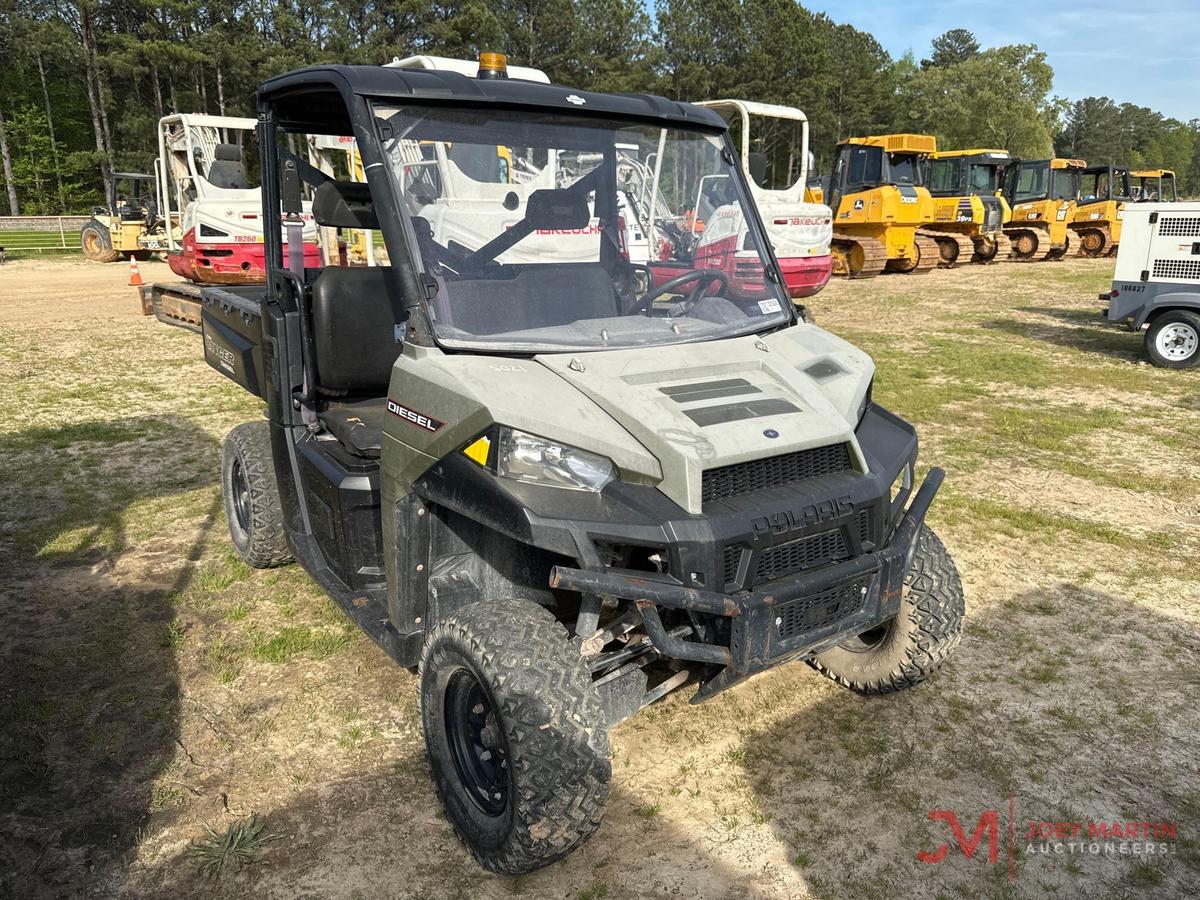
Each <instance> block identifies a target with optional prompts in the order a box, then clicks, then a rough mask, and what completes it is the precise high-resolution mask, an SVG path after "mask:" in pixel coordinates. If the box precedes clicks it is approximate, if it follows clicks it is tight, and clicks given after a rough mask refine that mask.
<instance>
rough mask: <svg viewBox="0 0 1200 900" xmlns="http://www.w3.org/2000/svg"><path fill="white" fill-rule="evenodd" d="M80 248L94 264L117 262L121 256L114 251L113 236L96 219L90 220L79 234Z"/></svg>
mask: <svg viewBox="0 0 1200 900" xmlns="http://www.w3.org/2000/svg"><path fill="white" fill-rule="evenodd" d="M79 246H80V247H81V248H83V255H84V256H85V257H87V258H88V259H90V260H92V261H94V262H116V261H117V260H118V259H120V258H121V254H120V253H119V252H118V251H116V250H114V249H113V245H112V235H111V234H109V231H108V228H106V227H105V226H104V225H102V224H101V223H100V222H98V221H97V220H96V219H89V220H88V221H87V222H86V223H85V224H84V226H83V230H82V231H80V232H79Z"/></svg>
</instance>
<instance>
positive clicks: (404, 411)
mask: <svg viewBox="0 0 1200 900" xmlns="http://www.w3.org/2000/svg"><path fill="white" fill-rule="evenodd" d="M387 410H388V412H390V413H391V414H392V415H393V416H396V417H397V418H400V419H403V420H404V421H405V422H407V423H408V424H410V425H416V426H417V427H418V428H420V429H423V430H424V431H428V432H429V433H430V434H436V433H437V432H439V431H441V430H442V429H443V428H445V427H446V423H445V422H443V421H442V420H441V419H435V418H434V417H433V416H427V415H425V413H423V412H417V411H416V410H415V409H410V408H409V407H407V406H405V405H403V404H402V403H397V402H396V401H395V400H393V399H392V398H391V397H389V398H388V402H387Z"/></svg>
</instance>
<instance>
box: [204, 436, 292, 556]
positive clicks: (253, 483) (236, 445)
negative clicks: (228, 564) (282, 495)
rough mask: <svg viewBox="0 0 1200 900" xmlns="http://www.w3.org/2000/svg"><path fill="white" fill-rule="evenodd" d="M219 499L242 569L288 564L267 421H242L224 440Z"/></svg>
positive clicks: (285, 538) (288, 554)
mask: <svg viewBox="0 0 1200 900" xmlns="http://www.w3.org/2000/svg"><path fill="white" fill-rule="evenodd" d="M221 494H222V495H223V497H224V499H225V518H226V519H227V520H228V521H229V537H230V539H231V540H232V541H233V546H234V548H235V549H236V550H237V552H238V556H240V557H241V558H242V560H243V561H244V562H245V563H246V565H248V566H253V567H254V568H256V569H272V568H275V567H276V566H282V565H286V564H287V563H290V562H291V561H292V558H293V557H292V552H291V550H290V549H288V544H287V536H286V532H285V531H284V528H283V509H282V507H281V506H280V502H279V485H278V483H277V482H276V480H275V461H274V459H273V457H272V455H271V430H270V426H268V425H267V423H266V422H246V423H245V424H242V425H239V426H237V427H236V428H234V429H233V431H231V432H229V436H228V437H227V438H225V447H224V451H223V452H222V454H221Z"/></svg>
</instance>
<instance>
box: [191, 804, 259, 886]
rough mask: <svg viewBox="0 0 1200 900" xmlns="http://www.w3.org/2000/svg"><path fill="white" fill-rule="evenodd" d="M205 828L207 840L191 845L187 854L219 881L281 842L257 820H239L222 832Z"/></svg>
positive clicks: (255, 860) (203, 871)
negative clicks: (275, 843)
mask: <svg viewBox="0 0 1200 900" xmlns="http://www.w3.org/2000/svg"><path fill="white" fill-rule="evenodd" d="M205 828H206V829H207V830H208V837H207V838H205V839H203V840H199V841H196V842H194V843H192V844H191V845H190V846H189V847H188V848H187V851H186V854H187V856H188V857H189V858H190V859H192V860H194V861H195V862H196V864H197V867H198V868H199V870H200V874H201V875H204V876H206V877H208V878H219V877H220V876H221V875H222V874H224V873H225V872H235V871H237V870H238V869H240V868H242V867H244V866H247V865H249V864H251V863H254V862H257V861H258V860H259V859H260V858H261V857H262V854H263V851H264V850H265V849H266V848H267V846H268V845H270V844H271V843H273V842H274V841H276V840H278V835H276V834H274V833H272V832H271V831H270V830H269V829H268V828H267V823H266V822H265V821H263V820H262V819H260V818H258V817H256V816H249V817H247V818H245V819H239V820H238V821H237V822H234V823H233V824H232V825H230V826H229V827H228V828H226V829H225V830H224V831H220V832H218V831H216V830H214V829H213V828H212V827H210V826H207V825H206V826H205Z"/></svg>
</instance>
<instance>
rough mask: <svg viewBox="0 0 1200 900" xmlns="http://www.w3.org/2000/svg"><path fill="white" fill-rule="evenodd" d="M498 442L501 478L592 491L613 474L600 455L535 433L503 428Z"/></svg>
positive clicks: (497, 469)
mask: <svg viewBox="0 0 1200 900" xmlns="http://www.w3.org/2000/svg"><path fill="white" fill-rule="evenodd" d="M497 443H498V446H497V448H496V474H498V475H500V476H502V477H504V478H512V479H514V480H515V481H524V482H528V483H529V484H545V485H551V486H553V487H561V488H567V489H568V490H572V491H593V492H595V491H600V490H602V489H603V488H604V486H605V485H606V484H608V483H609V482H610V481H612V480H613V479H614V478H615V477H616V473H615V472H614V470H613V464H612V462H611V461H610V460H607V459H605V458H604V457H603V456H597V455H596V454H595V453H588V452H587V451H586V450H579V449H578V448H576V447H568V446H565V445H564V444H557V443H555V442H554V441H549V440H546V438H542V437H538V436H537V435H536V434H527V433H526V432H524V431H517V430H516V429H515V428H508V427H502V428H501V429H500V435H499V440H498V442H497Z"/></svg>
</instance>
